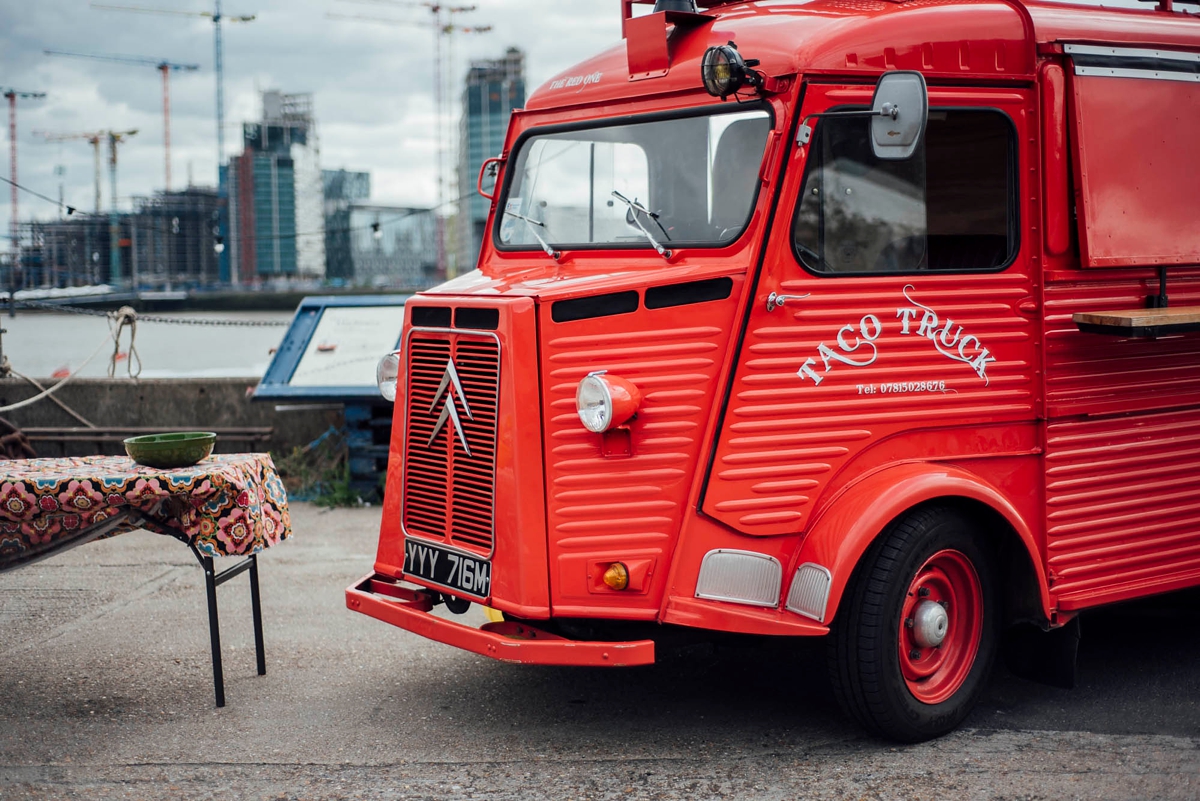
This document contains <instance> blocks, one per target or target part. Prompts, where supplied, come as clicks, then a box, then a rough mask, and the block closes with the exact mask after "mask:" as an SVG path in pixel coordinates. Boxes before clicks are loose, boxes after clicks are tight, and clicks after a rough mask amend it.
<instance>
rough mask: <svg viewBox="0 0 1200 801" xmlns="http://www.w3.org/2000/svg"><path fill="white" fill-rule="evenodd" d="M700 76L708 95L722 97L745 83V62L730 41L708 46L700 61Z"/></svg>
mask: <svg viewBox="0 0 1200 801" xmlns="http://www.w3.org/2000/svg"><path fill="white" fill-rule="evenodd" d="M700 77H701V79H702V80H703V81H704V88H705V90H707V91H708V93H709V94H710V95H712V96H713V97H719V98H722V99H724V98H725V97H726V96H728V95H731V94H733V93H734V92H736V91H737V90H738V89H741V88H742V87H743V86H744V85H745V84H746V62H745V61H744V60H743V59H742V55H741V53H739V52H738V51H737V48H736V47H734V46H733V44H732V43H730V44H727V45H719V46H717V47H710V48H708V50H705V51H704V58H703V60H702V61H701V62H700Z"/></svg>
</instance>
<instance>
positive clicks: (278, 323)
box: [16, 299, 292, 328]
mask: <svg viewBox="0 0 1200 801" xmlns="http://www.w3.org/2000/svg"><path fill="white" fill-rule="evenodd" d="M16 303H17V305H18V306H26V307H29V308H31V309H42V310H43V311H53V312H62V313H64V314H80V315H83V316H85V317H108V316H109V315H110V312H106V311H99V310H97V309H79V308H76V307H74V306H60V305H59V304H57V303H43V302H41V301H37V300H21V299H18V300H17V301H16ZM137 321H138V322H139V323H169V324H171V325H212V326H238V327H248V328H286V327H287V326H289V325H291V324H292V321H291V320H221V319H213V320H201V319H197V318H195V317H157V316H154V315H149V314H139V315H138V316H137Z"/></svg>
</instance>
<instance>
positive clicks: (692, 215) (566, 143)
mask: <svg viewBox="0 0 1200 801" xmlns="http://www.w3.org/2000/svg"><path fill="white" fill-rule="evenodd" d="M770 130H771V117H770V115H769V114H768V113H767V112H766V111H764V110H761V109H755V110H737V111H732V112H723V113H718V114H709V115H704V116H690V117H679V118H674V119H659V120H653V121H649V122H633V123H625V124H620V125H606V126H598V127H590V128H586V129H581V130H572V131H562V132H556V133H547V134H535V135H533V136H531V137H529V138H527V139H526V140H525V141H524V143H523V144H522V146H521V148H520V150H519V151H518V153H517V156H516V161H515V164H514V167H513V173H512V180H511V182H510V185H509V187H508V192H507V194H506V195H505V196H504V197H503V198H502V200H501V205H500V209H501V213H500V214H499V215H498V217H499V219H498V222H497V236H498V238H499V242H500V246H501V247H502V248H504V249H512V250H531V249H538V248H540V247H542V244H541V242H539V238H540V239H541V240H542V241H544V242H546V243H548V244H550V245H552V246H555V247H559V246H561V247H573V248H583V247H652V246H653V244H652V240H653V241H656V242H658V243H660V244H661V245H663V246H665V247H675V246H679V245H689V246H704V245H708V246H714V245H723V244H728V243H729V242H732V241H733V240H734V239H736V238H737V237H738V235H740V234H741V232H742V231H743V230H744V229H745V227H746V224H747V223H748V222H749V220H750V213H751V211H752V210H753V208H754V201H755V198H756V197H757V192H758V185H759V180H758V175H759V169H760V168H761V165H762V158H763V151H764V149H765V147H766V141H767V134H768V133H769V132H770ZM643 229H644V230H643Z"/></svg>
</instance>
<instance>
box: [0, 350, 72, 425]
mask: <svg viewBox="0 0 1200 801" xmlns="http://www.w3.org/2000/svg"><path fill="white" fill-rule="evenodd" d="M4 365H8V359H5V360H4ZM4 369H5V368H4V366H3V365H0V375H3V372H4ZM7 369H8V372H10V373H12V374H13V375H15V376H16V377H17V378H23V379H25V380H26V381H28V382H29V383H30V384H33V386H34V388H35V389H39V390H41V391H42V392H45V391H46V388H45V387H43V386H42V385H41V384H39V383H38V382H37V380H36V379H33V378H30V377H29V376H27V375H25V374H24V373H18V372H17V371H16V370H14V369H12V367H11V366H8V368H7ZM49 398H50V400H52V401H54V402H55V403H56V404H58V407H59V408H60V409H62V410H63V411H64V412H66V413H67V414H69V415H71V416H72V417H74V418H75V419H76V420H78V421H79V422H81V423H83V424H84V425H85V426H87V427H88V428H96V424H95V423H93V422H92V421H91V420H88V419H87V418H86V417H84V416H83V415H82V414H80V413H79V412H77V411H75V410H74V409H72V408H71V407H70V406H68V405H67V404H65V403H63V402H62V401H61V400H59V399H58V398H56V397H54V396H53V395H50V396H49ZM2 420H3V418H0V421H2Z"/></svg>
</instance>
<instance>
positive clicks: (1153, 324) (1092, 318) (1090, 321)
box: [1071, 306, 1200, 337]
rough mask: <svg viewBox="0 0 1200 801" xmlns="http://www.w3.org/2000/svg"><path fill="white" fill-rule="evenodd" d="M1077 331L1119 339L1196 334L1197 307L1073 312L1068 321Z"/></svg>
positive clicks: (1199, 319)
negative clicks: (1192, 332)
mask: <svg viewBox="0 0 1200 801" xmlns="http://www.w3.org/2000/svg"><path fill="white" fill-rule="evenodd" d="M1071 319H1073V320H1074V321H1075V325H1076V326H1078V327H1079V330H1080V331H1084V332H1087V333H1089V334H1110V335H1112V336H1120V337H1162V336H1169V335H1171V334H1183V333H1186V332H1188V331H1200V306H1175V307H1168V308H1165V309H1122V310H1119V311H1105V312H1075V314H1074V315H1072V318H1071Z"/></svg>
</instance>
